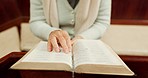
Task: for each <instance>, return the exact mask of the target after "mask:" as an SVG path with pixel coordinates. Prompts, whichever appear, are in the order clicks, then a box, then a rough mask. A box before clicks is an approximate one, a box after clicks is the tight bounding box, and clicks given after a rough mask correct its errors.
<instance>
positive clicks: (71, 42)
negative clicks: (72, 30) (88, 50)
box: [71, 36, 83, 45]
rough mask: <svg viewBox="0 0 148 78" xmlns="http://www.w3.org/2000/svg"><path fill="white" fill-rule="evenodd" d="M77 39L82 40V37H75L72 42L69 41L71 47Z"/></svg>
mask: <svg viewBox="0 0 148 78" xmlns="http://www.w3.org/2000/svg"><path fill="white" fill-rule="evenodd" d="M78 39H83V37H81V36H76V37H74V38H73V39H72V41H71V45H73V44H74V42H76V41H77V40H78Z"/></svg>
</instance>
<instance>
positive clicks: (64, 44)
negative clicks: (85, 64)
mask: <svg viewBox="0 0 148 78" xmlns="http://www.w3.org/2000/svg"><path fill="white" fill-rule="evenodd" d="M57 38H58V40H59V42H60V45H61V47H62V48H63V50H64V52H66V53H68V52H69V51H68V46H67V44H66V40H65V38H64V37H63V35H62V34H61V33H60V32H59V33H58V37H57Z"/></svg>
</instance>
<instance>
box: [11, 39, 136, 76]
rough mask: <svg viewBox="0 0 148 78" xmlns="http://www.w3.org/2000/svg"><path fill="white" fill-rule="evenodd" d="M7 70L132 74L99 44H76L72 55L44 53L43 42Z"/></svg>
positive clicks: (119, 60) (115, 55)
mask: <svg viewBox="0 0 148 78" xmlns="http://www.w3.org/2000/svg"><path fill="white" fill-rule="evenodd" d="M11 69H16V70H46V71H50V70H51V71H68V72H74V73H84V74H103V75H125V76H133V75H134V73H133V72H132V71H131V70H130V69H129V68H128V66H127V65H126V64H125V63H124V62H123V61H122V60H121V59H120V57H119V56H118V55H117V54H116V53H115V52H114V51H113V50H112V48H110V47H109V46H108V45H106V44H105V43H103V42H102V41H101V40H84V39H79V40H77V41H76V42H75V43H74V44H73V46H72V52H70V53H68V54H65V53H64V52H62V51H61V52H48V51H47V42H45V41H41V42H39V43H38V44H37V45H36V47H35V48H33V49H32V50H30V51H29V52H28V53H27V54H26V55H24V56H23V57H22V58H21V59H20V60H19V61H18V62H16V63H15V64H14V65H13V66H11Z"/></svg>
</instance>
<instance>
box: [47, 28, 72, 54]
mask: <svg viewBox="0 0 148 78" xmlns="http://www.w3.org/2000/svg"><path fill="white" fill-rule="evenodd" d="M60 47H61V48H62V49H63V51H64V52H65V53H69V52H70V51H71V40H70V36H69V35H68V33H67V32H66V31H63V30H55V31H53V32H51V33H50V35H49V38H48V51H52V50H54V51H56V52H59V51H60Z"/></svg>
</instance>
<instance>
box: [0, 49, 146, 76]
mask: <svg viewBox="0 0 148 78" xmlns="http://www.w3.org/2000/svg"><path fill="white" fill-rule="evenodd" d="M25 54H26V53H25V52H12V53H10V54H8V55H7V56H5V57H3V58H1V59H0V78H10V77H11V78H41V77H42V76H43V77H42V78H48V77H49V78H50V77H52V78H66V77H67V78H69V77H70V76H71V73H68V72H67V73H68V74H65V75H64V74H63V73H62V72H58V71H57V72H51V71H50V72H49V71H27V70H22V71H17V70H10V69H9V67H10V66H11V65H13V64H14V63H15V62H16V61H18V60H19V59H20V58H21V57H22V56H23V55H25ZM120 57H121V58H122V60H123V61H124V62H125V63H126V64H127V65H128V66H129V68H130V69H131V70H132V71H134V72H135V74H136V75H135V76H134V77H130V78H148V74H147V73H148V57H147V56H123V55H122V56H120ZM58 74H59V75H58ZM90 77H91V78H98V77H103V78H129V77H123V76H122V77H121V76H107V75H88V74H87V75H86V74H85V75H84V74H75V78H90Z"/></svg>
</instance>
